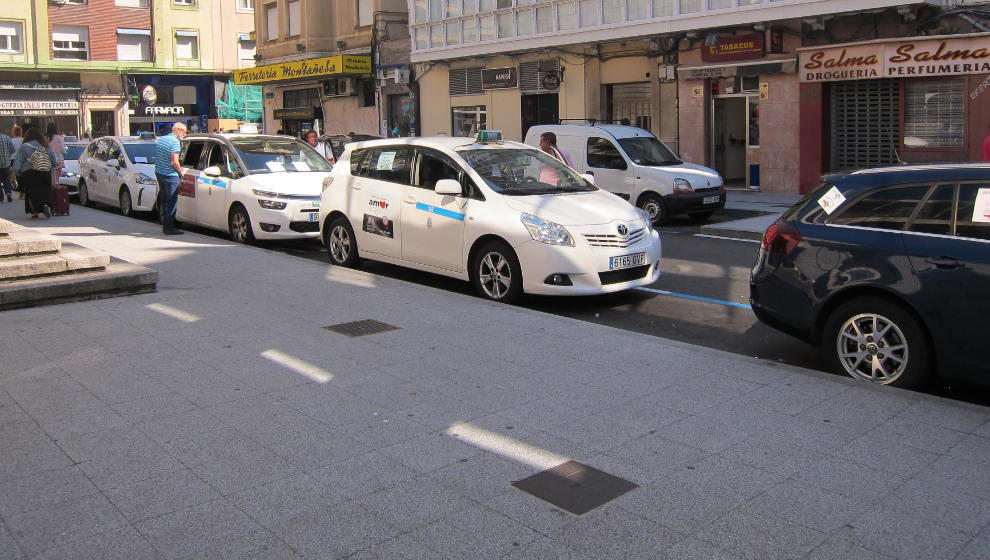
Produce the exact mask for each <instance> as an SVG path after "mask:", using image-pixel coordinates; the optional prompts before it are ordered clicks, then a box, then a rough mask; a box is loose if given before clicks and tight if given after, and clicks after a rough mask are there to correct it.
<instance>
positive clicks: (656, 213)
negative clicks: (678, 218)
mask: <svg viewBox="0 0 990 560" xmlns="http://www.w3.org/2000/svg"><path fill="white" fill-rule="evenodd" d="M638 206H639V207H640V208H641V209H642V210H643V211H644V212H646V215H647V216H648V217H649V218H650V221H652V222H653V225H655V226H662V225H664V224H665V223H667V220H668V219H670V214H669V211H668V210H667V202H666V201H665V200H664V199H663V197H662V196H660V195H658V194H657V193H652V192H651V193H646V194H644V195H643V196H641V197H639V204H638Z"/></svg>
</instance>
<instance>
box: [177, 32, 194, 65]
mask: <svg viewBox="0 0 990 560" xmlns="http://www.w3.org/2000/svg"><path fill="white" fill-rule="evenodd" d="M175 58H177V59H179V60H199V32H198V31H183V30H180V31H176V32H175Z"/></svg>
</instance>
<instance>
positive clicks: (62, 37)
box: [52, 25, 89, 60]
mask: <svg viewBox="0 0 990 560" xmlns="http://www.w3.org/2000/svg"><path fill="white" fill-rule="evenodd" d="M52 58H55V59H57V60H89V28H88V27H83V26H78V25H55V26H52Z"/></svg>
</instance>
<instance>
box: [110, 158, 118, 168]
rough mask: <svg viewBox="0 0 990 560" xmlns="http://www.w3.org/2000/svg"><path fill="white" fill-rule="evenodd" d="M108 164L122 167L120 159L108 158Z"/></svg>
mask: <svg viewBox="0 0 990 560" xmlns="http://www.w3.org/2000/svg"><path fill="white" fill-rule="evenodd" d="M107 165H109V166H110V167H116V168H117V169H120V160H119V159H108V160H107Z"/></svg>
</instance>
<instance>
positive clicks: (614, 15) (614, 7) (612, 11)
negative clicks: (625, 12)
mask: <svg viewBox="0 0 990 560" xmlns="http://www.w3.org/2000/svg"><path fill="white" fill-rule="evenodd" d="M621 20H622V2H621V0H602V23H619V21H621Z"/></svg>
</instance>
